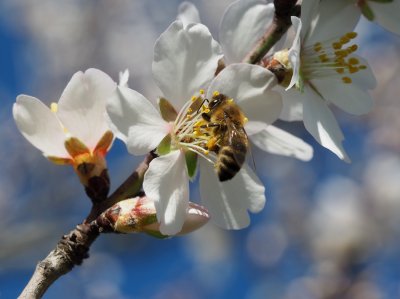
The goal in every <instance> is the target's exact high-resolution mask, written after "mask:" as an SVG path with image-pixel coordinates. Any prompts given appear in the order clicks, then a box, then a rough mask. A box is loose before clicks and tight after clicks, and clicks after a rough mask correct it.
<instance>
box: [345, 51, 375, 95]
mask: <svg viewBox="0 0 400 299" xmlns="http://www.w3.org/2000/svg"><path fill="white" fill-rule="evenodd" d="M351 56H352V57H354V58H356V59H357V60H358V61H359V62H360V65H364V66H366V69H364V70H359V71H358V72H356V73H353V74H351V75H350V77H351V79H352V80H353V82H354V83H355V84H357V85H358V86H360V87H362V88H363V89H374V88H375V87H376V85H377V81H376V78H375V75H374V73H373V72H372V68H371V66H370V65H369V63H368V61H367V60H366V59H364V58H362V57H360V56H358V55H354V54H353V55H351Z"/></svg>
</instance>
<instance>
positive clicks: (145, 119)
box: [107, 87, 168, 155]
mask: <svg viewBox="0 0 400 299" xmlns="http://www.w3.org/2000/svg"><path fill="white" fill-rule="evenodd" d="M107 113H108V115H109V117H110V119H111V122H112V126H111V129H112V130H113V131H114V133H115V135H116V136H117V137H118V138H120V139H121V140H122V141H124V142H125V143H126V144H127V147H128V151H129V152H130V153H131V154H134V155H143V154H146V153H147V152H149V151H151V150H153V149H154V148H156V147H157V145H158V144H159V143H160V141H161V140H162V139H163V138H164V137H165V135H166V134H168V124H167V123H166V122H165V121H164V120H163V119H162V118H161V116H160V114H159V112H158V111H157V109H156V108H155V107H154V106H153V104H152V103H150V101H148V100H147V99H146V98H145V97H144V96H143V95H141V94H140V93H138V92H137V91H135V90H133V89H130V88H127V87H118V88H116V89H115V91H114V92H113V93H112V95H111V96H110V98H109V99H108V100H107Z"/></svg>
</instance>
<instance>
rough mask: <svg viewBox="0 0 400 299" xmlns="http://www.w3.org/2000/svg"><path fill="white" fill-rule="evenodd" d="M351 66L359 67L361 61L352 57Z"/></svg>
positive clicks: (350, 59)
mask: <svg viewBox="0 0 400 299" xmlns="http://www.w3.org/2000/svg"><path fill="white" fill-rule="evenodd" d="M348 62H349V64H351V65H357V64H359V63H360V61H359V60H358V59H357V58H355V57H351V58H349V61H348Z"/></svg>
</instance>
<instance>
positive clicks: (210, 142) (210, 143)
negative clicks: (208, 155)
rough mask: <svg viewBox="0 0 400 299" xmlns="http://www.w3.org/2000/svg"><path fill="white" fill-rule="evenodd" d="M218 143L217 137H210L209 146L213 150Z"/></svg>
mask: <svg viewBox="0 0 400 299" xmlns="http://www.w3.org/2000/svg"><path fill="white" fill-rule="evenodd" d="M216 143H217V138H216V137H212V138H210V140H208V141H207V148H208V149H211V150H212V149H213V148H214V146H215V144H216Z"/></svg>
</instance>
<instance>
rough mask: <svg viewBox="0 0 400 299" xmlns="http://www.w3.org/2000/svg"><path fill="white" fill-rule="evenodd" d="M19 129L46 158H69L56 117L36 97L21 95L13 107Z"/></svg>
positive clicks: (63, 135)
mask: <svg viewBox="0 0 400 299" xmlns="http://www.w3.org/2000/svg"><path fill="white" fill-rule="evenodd" d="M13 116H14V120H15V123H16V124H17V127H18V129H19V130H20V131H21V133H22V135H24V137H25V138H26V139H27V140H28V141H29V142H30V143H32V145H34V146H35V147H37V148H38V149H39V150H41V151H42V152H43V154H44V155H46V156H53V157H59V158H69V154H68V153H67V151H66V150H65V147H64V141H65V134H64V131H63V129H62V127H61V125H60V122H59V120H58V119H57V117H56V115H55V114H54V113H53V112H51V110H50V109H49V108H48V107H47V106H46V105H44V104H43V103H42V102H41V101H39V100H38V99H36V98H34V97H30V96H26V95H19V96H18V97H17V101H16V103H15V104H14V106H13Z"/></svg>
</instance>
